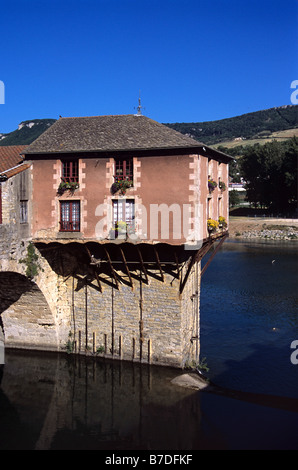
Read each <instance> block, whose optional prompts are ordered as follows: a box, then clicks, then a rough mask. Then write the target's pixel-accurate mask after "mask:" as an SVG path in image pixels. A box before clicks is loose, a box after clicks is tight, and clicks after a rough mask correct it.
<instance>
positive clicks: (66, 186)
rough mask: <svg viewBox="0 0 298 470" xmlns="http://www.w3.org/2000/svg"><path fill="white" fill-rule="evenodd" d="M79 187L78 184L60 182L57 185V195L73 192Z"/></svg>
mask: <svg viewBox="0 0 298 470" xmlns="http://www.w3.org/2000/svg"><path fill="white" fill-rule="evenodd" d="M79 187H80V185H79V183H77V182H74V181H62V182H61V183H60V184H59V188H58V193H59V194H63V193H64V191H67V190H70V191H75V190H76V189H78V188H79Z"/></svg>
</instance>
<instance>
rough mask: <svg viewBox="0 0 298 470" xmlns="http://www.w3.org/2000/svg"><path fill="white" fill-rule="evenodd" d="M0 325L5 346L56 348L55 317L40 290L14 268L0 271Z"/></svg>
mask: <svg viewBox="0 0 298 470" xmlns="http://www.w3.org/2000/svg"><path fill="white" fill-rule="evenodd" d="M0 325H1V327H2V329H3V332H4V339H5V347H12V348H26V349H38V350H53V351H56V350H57V349H58V332H57V327H56V323H55V318H54V315H53V313H52V312H51V309H50V307H49V304H48V302H47V300H46V298H45V296H44V294H43V293H42V291H41V290H40V288H39V287H38V285H37V284H36V283H35V282H33V281H31V280H29V279H28V278H27V277H26V276H24V275H22V274H19V273H17V272H12V271H5V272H0Z"/></svg>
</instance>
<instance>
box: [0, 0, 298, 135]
mask: <svg viewBox="0 0 298 470" xmlns="http://www.w3.org/2000/svg"><path fill="white" fill-rule="evenodd" d="M0 7H1V8H0V41H1V54H0V80H1V81H3V82H4V85H5V104H0V132H11V131H13V130H14V129H16V128H17V126H18V124H19V123H20V122H21V121H23V120H28V119H36V118H59V115H62V116H64V117H66V116H94V115H104V114H133V113H135V112H136V109H135V107H137V105H138V97H139V91H140V92H141V99H142V105H143V106H144V110H143V113H144V114H145V115H146V116H148V117H150V118H152V119H154V120H156V121H159V122H163V123H168V122H198V121H210V120H215V119H223V118H226V117H231V116H236V115H241V114H245V113H248V112H253V111H258V110H260V109H267V108H271V107H275V106H282V105H286V104H291V101H290V97H291V93H292V91H293V90H291V88H290V85H291V82H292V81H293V80H297V79H298V66H297V64H298V34H297V31H298V2H297V0H59V1H58V0H48V1H46V0H38V1H37V0H22V1H21V0H0Z"/></svg>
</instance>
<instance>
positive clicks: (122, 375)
mask: <svg viewBox="0 0 298 470" xmlns="http://www.w3.org/2000/svg"><path fill="white" fill-rule="evenodd" d="M175 376H177V371H176V370H171V369H164V368H162V369H160V368H155V367H149V368H148V367H144V366H140V365H136V364H127V363H117V362H114V363H109V362H105V361H100V360H93V359H90V358H89V359H88V358H84V357H83V358H78V357H76V358H74V357H73V356H64V355H63V356H59V355H53V354H51V355H48V356H47V355H44V354H43V355H42V356H40V355H34V354H29V353H26V354H24V353H17V352H7V354H6V364H5V366H4V373H3V377H2V382H1V389H0V393H1V395H0V410H1V423H0V448H1V449H6V448H9V449H28V448H29V449H80V448H83V449H184V450H186V449H193V448H197V447H198V446H199V442H198V438H199V434H198V425H199V423H200V402H199V400H198V399H197V397H196V394H195V393H194V392H193V391H190V390H185V389H183V388H181V387H177V386H174V385H173V384H171V380H172V378H174V377H175Z"/></svg>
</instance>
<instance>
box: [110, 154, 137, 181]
mask: <svg viewBox="0 0 298 470" xmlns="http://www.w3.org/2000/svg"><path fill="white" fill-rule="evenodd" d="M114 177H115V181H119V180H130V181H133V160H132V158H128V159H126V160H122V159H121V160H120V159H115V175H114Z"/></svg>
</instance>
